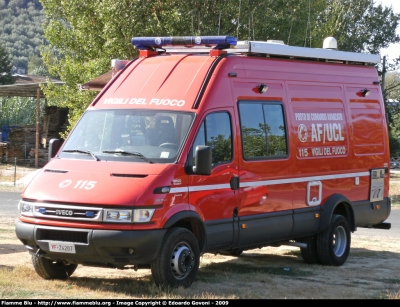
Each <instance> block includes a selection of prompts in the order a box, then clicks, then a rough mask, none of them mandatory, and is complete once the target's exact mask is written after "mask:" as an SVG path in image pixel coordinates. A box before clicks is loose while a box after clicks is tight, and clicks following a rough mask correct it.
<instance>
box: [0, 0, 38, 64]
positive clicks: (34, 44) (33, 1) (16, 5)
mask: <svg viewBox="0 0 400 307" xmlns="http://www.w3.org/2000/svg"><path fill="white" fill-rule="evenodd" d="M43 21H44V14H43V10H42V7H41V5H40V2H39V0H0V43H1V44H3V46H4V47H5V48H6V50H7V51H8V53H9V54H10V55H11V62H12V64H13V65H14V66H16V67H24V68H28V59H29V58H30V57H32V56H37V57H39V56H40V47H41V45H42V44H43V43H44V34H43V27H42V24H43Z"/></svg>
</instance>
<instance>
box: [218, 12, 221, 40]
mask: <svg viewBox="0 0 400 307" xmlns="http://www.w3.org/2000/svg"><path fill="white" fill-rule="evenodd" d="M220 29H221V12H219V18H218V35H219V30H220Z"/></svg>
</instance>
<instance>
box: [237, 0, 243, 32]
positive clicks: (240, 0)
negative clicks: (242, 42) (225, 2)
mask: <svg viewBox="0 0 400 307" xmlns="http://www.w3.org/2000/svg"><path fill="white" fill-rule="evenodd" d="M241 6H242V0H239V14H238V24H237V28H236V37H238V38H239V26H240V21H239V19H240V7H241Z"/></svg>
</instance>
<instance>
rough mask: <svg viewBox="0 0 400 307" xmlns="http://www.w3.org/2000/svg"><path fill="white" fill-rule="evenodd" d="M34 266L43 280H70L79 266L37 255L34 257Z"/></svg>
mask: <svg viewBox="0 0 400 307" xmlns="http://www.w3.org/2000/svg"><path fill="white" fill-rule="evenodd" d="M32 264H33V267H34V269H35V271H36V273H37V274H38V275H39V276H40V277H42V278H43V279H61V280H65V279H68V277H70V276H71V275H72V273H74V272H75V270H76V268H77V267H78V265H77V264H65V263H64V262H62V261H53V260H50V259H47V258H44V257H37V256H36V255H32Z"/></svg>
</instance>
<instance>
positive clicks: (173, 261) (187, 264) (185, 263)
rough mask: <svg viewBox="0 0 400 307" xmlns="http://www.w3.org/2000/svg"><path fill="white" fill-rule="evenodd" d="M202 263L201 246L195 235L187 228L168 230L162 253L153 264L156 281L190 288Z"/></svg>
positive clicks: (163, 285) (173, 286)
mask: <svg viewBox="0 0 400 307" xmlns="http://www.w3.org/2000/svg"><path fill="white" fill-rule="evenodd" d="M199 265H200V248H199V244H198V242H197V240H196V238H195V236H194V235H193V234H192V233H191V232H190V231H189V230H187V229H185V228H171V229H169V230H168V231H167V233H166V235H165V238H164V241H163V244H162V247H161V250H160V253H159V255H158V257H157V259H156V261H155V262H153V263H152V264H151V273H152V276H153V279H154V282H155V284H156V285H157V286H159V287H162V288H164V287H172V288H177V287H183V288H188V287H189V286H190V285H191V284H192V283H193V281H194V279H195V278H196V275H197V271H198V270H199Z"/></svg>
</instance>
